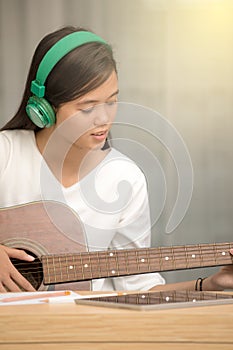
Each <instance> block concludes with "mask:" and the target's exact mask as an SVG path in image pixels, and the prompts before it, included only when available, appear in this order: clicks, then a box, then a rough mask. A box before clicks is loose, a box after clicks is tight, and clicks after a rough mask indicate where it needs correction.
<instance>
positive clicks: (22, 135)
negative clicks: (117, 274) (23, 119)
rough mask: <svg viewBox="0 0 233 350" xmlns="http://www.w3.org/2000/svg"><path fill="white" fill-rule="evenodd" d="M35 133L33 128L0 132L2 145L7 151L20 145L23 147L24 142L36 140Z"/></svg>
mask: <svg viewBox="0 0 233 350" xmlns="http://www.w3.org/2000/svg"><path fill="white" fill-rule="evenodd" d="M34 140H35V135H34V131H32V130H21V129H19V130H18V129H17V130H4V131H1V132H0V147H1V149H3V150H4V151H5V152H10V151H11V150H13V149H15V148H17V149H18V147H20V148H21V147H23V145H24V144H26V145H28V143H31V142H34Z"/></svg>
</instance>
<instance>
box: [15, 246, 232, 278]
mask: <svg viewBox="0 0 233 350" xmlns="http://www.w3.org/2000/svg"><path fill="white" fill-rule="evenodd" d="M229 246H231V244H230V243H222V244H221V247H220V246H219V244H218V245H216V246H214V247H215V248H214V254H213V248H212V249H210V248H209V247H206V246H205V245H199V246H198V247H197V248H194V247H191V246H189V247H191V248H188V249H187V246H184V247H179V249H181V251H178V250H177V252H176V253H175V254H174V248H175V247H172V248H173V251H172V255H171V256H169V254H170V253H171V251H170V249H171V247H163V248H162V250H163V254H164V256H163V257H161V251H159V252H158V251H157V250H158V249H159V248H154V249H155V251H153V253H152V252H151V249H153V248H148V249H149V259H147V260H148V261H149V263H148V262H146V260H145V261H144V262H143V263H142V262H141V261H140V259H143V257H142V256H141V257H140V258H139V257H138V256H136V252H137V253H140V252H141V251H140V248H139V249H132V251H131V249H129V250H127V254H128V255H127V258H126V257H125V254H126V251H124V250H122V251H121V250H120V249H119V250H117V251H111V250H109V251H106V252H105V251H104V252H103V251H101V252H98V257H97V252H91V253H88V252H85V253H75V254H71V253H68V254H64V255H63V254H59V255H56V254H54V255H47V256H46V259H47V264H49V260H51V262H50V264H51V266H52V268H53V269H56V268H58V269H59V271H61V264H63V263H65V264H64V267H63V269H64V270H66V269H67V268H68V267H69V265H72V264H74V263H76V264H77V265H81V264H80V262H81V256H82V266H83V264H85V256H86V257H87V258H88V266H89V267H90V269H89V271H88V270H87V268H86V269H85V274H86V273H89V274H91V272H97V271H96V270H94V268H95V267H96V257H97V258H98V261H99V262H100V263H101V261H102V262H103V261H104V265H106V269H103V268H101V269H100V270H99V272H100V273H109V270H112V269H113V268H116V270H118V272H119V268H118V267H117V265H118V264H120V263H121V261H120V260H121V259H122V258H123V259H124V261H123V262H124V263H128V265H129V267H130V265H131V264H132V263H136V267H138V266H139V265H140V266H142V267H145V265H149V266H150V268H148V269H146V270H147V272H150V269H152V270H153V269H154V268H153V264H155V263H156V264H157V266H158V269H156V271H158V272H159V271H163V270H164V271H166V268H167V269H168V268H170V267H169V264H171V265H173V266H172V267H171V270H172V269H175V270H176V269H179V267H175V266H174V264H175V263H176V260H178V263H177V265H179V263H182V264H184V263H187V266H186V267H183V268H180V269H188V268H198V267H202V265H201V263H203V264H204V266H203V267H205V266H206V264H208V263H210V262H211V266H212V264H213V261H215V263H216V264H217V261H216V256H215V257H213V255H216V254H220V253H221V254H222V251H223V249H220V248H223V247H224V248H227V249H229ZM184 248H185V252H184V251H183V250H182V249H184ZM200 248H201V254H200ZM216 248H217V249H216ZM148 249H144V248H143V252H146V250H148ZM164 250H168V251H164ZM187 251H188V253H189V254H191V255H192V254H194V253H195V254H194V255H201V259H200V260H198V258H197V257H195V260H194V261H193V260H191V261H190V260H189V259H188V257H187ZM114 252H116V256H117V258H116V256H115V265H114V264H113V265H112V264H108V263H109V261H110V263H114ZM110 253H113V256H112V257H110V256H109V254H110ZM134 253H135V256H132V255H134ZM165 253H167V257H169V260H170V261H169V260H167V261H166V265H167V267H166V268H165V267H162V266H161V265H164V259H165V258H166V254H165ZM184 253H185V254H184ZM150 255H152V256H150ZM210 256H211V258H210V259H209V257H210ZM71 257H72V261H71V262H69V261H68V259H69V258H71ZM229 257H230V255H229V254H226V255H225V256H224V255H221V256H219V257H217V259H218V260H219V259H220V258H221V260H222V262H221V264H224V263H226V262H225V260H229ZM56 259H57V260H58V261H57V263H56V262H55V260H56ZM92 260H93V261H92ZM117 260H118V261H117ZM161 260H163V262H161ZM93 262H94V263H95V264H93ZM159 262H160V263H159ZM190 263H192V264H193V263H194V265H195V263H200V265H198V266H190V267H189V266H188V265H189V264H190ZM25 264H27V262H21V261H17V262H15V263H14V266H15V267H16V268H18V269H20V267H21V266H23V267H24V268H25ZM29 264H30V263H28V265H29ZM38 264H39V265H40V264H41V262H38V263H37V265H38ZM58 265H59V266H58ZM63 269H62V271H63ZM27 270H28V271H29V272H28V273H42V272H43V268H41V267H34V266H33V264H32V266H31V267H29V268H27ZM156 271H152V272H156ZM66 272H67V274H68V275H69V272H68V271H66ZM71 272H72V271H70V273H71ZM26 273H27V272H25V274H26ZM75 273H77V271H75ZM138 273H140V269H139V270H138ZM60 274H61V273H60V272H58V273H50V276H51V277H52V276H56V275H60ZM63 274H64V271H63ZM83 274H84V271H83V270H82V275H83ZM115 274H116V276H117V271H115ZM128 274H132V273H130V271H129V273H125V275H128ZM135 274H137V273H136V272H135ZM110 276H111V277H114V276H113V275H112V274H111V275H109V276H108V277H110ZM100 277H101V276H100ZM106 277H107V276H106ZM82 280H83V279H82Z"/></svg>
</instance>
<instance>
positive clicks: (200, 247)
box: [0, 201, 233, 290]
mask: <svg viewBox="0 0 233 350" xmlns="http://www.w3.org/2000/svg"><path fill="white" fill-rule="evenodd" d="M0 241H1V244H4V245H6V246H9V247H14V248H19V249H24V250H26V251H27V252H28V253H29V254H31V255H34V256H35V261H33V262H24V261H21V260H17V259H12V263H13V264H14V266H15V267H16V268H17V269H18V271H19V272H20V273H21V274H22V275H23V276H24V277H25V278H26V279H27V280H29V281H30V283H31V284H32V285H33V286H34V288H35V289H37V290H45V289H47V288H48V286H49V285H55V286H56V287H55V288H56V289H67V288H68V289H74V290H82V289H83V290H88V289H89V288H90V285H89V283H90V281H91V280H92V279H98V278H108V277H118V276H128V275H135V274H144V273H151V272H162V271H171V270H184V269H193V268H202V267H211V266H221V265H229V264H232V263H233V257H232V256H231V254H230V253H229V249H231V248H233V243H214V244H197V245H186V246H168V247H159V248H157V247H155V248H139V249H118V250H106V251H94V252H88V251H87V245H86V240H85V234H84V230H83V227H82V224H81V222H80V220H79V218H78V216H77V215H76V214H75V213H74V212H73V211H72V210H71V209H70V208H69V207H68V206H66V205H64V204H62V203H58V202H53V201H45V202H44V201H43V202H32V203H28V204H25V205H19V206H14V207H8V208H4V209H1V210H0ZM66 283H68V284H66Z"/></svg>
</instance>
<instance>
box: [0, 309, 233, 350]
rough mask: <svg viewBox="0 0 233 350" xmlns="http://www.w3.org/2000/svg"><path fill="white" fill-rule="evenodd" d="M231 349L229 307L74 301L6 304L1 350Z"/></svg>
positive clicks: (232, 314) (232, 313)
mask: <svg viewBox="0 0 233 350" xmlns="http://www.w3.org/2000/svg"><path fill="white" fill-rule="evenodd" d="M15 349H16V350H22V349H23V350H29V349H30V350H31V349H32V350H43V349H51V350H52V349H54V350H55V349H56V350H60V349H62V350H66V349H69V350H73V349H75V350H79V349H82V350H91V349H95V350H100V349H101V350H109V349H113V350H116V349H122V350H125V349H128V350H137V349H140V350H142V349H143V350H152V349H161V350H168V349H169V350H170V349H172V350H178V349H179V350H183V349H185V350H190V349H205V350H209V349H211V350H215V349H216V350H220V349H221V350H226V349H227V350H230V349H231V350H232V349H233V305H215V306H203V307H193V308H180V309H166V310H150V311H148V310H147V311H138V310H137V311H136V310H126V309H113V308H102V307H96V306H86V305H76V304H43V305H18V306H4V307H1V309H0V350H15Z"/></svg>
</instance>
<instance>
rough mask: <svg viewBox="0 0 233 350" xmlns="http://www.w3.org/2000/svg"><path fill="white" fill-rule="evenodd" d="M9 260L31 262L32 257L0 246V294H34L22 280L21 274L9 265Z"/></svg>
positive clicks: (27, 283) (30, 287) (24, 279)
mask: <svg viewBox="0 0 233 350" xmlns="http://www.w3.org/2000/svg"><path fill="white" fill-rule="evenodd" d="M10 258H16V259H19V260H24V261H28V262H30V261H33V260H34V257H33V256H31V255H28V254H27V253H26V252H24V251H23V250H19V249H14V248H9V247H5V246H3V245H0V266H1V269H0V292H1V293H3V292H7V291H10V292H20V291H22V290H25V291H27V292H34V291H35V289H34V288H33V287H32V286H31V284H30V283H29V282H28V280H26V278H24V277H23V276H22V275H21V273H19V272H18V270H17V269H16V268H15V267H14V265H13V264H12V263H11V261H10Z"/></svg>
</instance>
